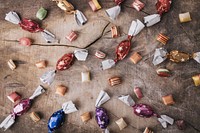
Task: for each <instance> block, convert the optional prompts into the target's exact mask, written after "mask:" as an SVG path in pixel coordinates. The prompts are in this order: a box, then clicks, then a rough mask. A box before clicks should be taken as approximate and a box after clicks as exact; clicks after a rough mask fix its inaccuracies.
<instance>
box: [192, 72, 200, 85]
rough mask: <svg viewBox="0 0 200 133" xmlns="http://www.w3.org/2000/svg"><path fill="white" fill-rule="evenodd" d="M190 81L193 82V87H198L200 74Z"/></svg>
mask: <svg viewBox="0 0 200 133" xmlns="http://www.w3.org/2000/svg"><path fill="white" fill-rule="evenodd" d="M192 79H193V81H194V85H195V86H199V85H200V74H198V75H195V76H192Z"/></svg>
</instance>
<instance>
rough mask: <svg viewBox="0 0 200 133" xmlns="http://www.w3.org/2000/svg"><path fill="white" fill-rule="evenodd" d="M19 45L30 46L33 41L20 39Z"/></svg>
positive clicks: (25, 38)
mask: <svg viewBox="0 0 200 133" xmlns="http://www.w3.org/2000/svg"><path fill="white" fill-rule="evenodd" d="M19 44H20V45H23V46H30V45H31V39H29V38H27V37H22V38H20V39H19Z"/></svg>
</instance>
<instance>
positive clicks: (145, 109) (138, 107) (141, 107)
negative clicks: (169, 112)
mask: <svg viewBox="0 0 200 133" xmlns="http://www.w3.org/2000/svg"><path fill="white" fill-rule="evenodd" d="M133 110H134V113H135V114H136V115H137V116H140V117H146V118H149V117H151V116H157V115H156V114H155V113H154V111H153V109H152V108H151V107H150V106H149V105H146V104H135V105H134V106H133Z"/></svg>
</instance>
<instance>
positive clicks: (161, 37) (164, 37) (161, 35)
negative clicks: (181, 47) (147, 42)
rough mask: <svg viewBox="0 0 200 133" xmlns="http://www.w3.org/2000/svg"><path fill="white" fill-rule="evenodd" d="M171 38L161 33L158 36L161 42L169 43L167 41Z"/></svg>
mask: <svg viewBox="0 0 200 133" xmlns="http://www.w3.org/2000/svg"><path fill="white" fill-rule="evenodd" d="M168 40H169V37H167V36H165V35H163V34H161V33H160V34H159V35H158V37H157V41H159V42H161V43H162V44H164V45H165V44H167V41H168Z"/></svg>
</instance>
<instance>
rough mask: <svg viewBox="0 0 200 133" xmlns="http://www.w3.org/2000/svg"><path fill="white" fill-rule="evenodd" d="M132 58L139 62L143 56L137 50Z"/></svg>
mask: <svg viewBox="0 0 200 133" xmlns="http://www.w3.org/2000/svg"><path fill="white" fill-rule="evenodd" d="M130 60H131V61H132V62H133V63H134V64H137V63H138V62H139V61H140V60H142V56H141V55H140V54H138V53H137V52H135V53H134V54H133V55H132V56H131V57H130Z"/></svg>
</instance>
